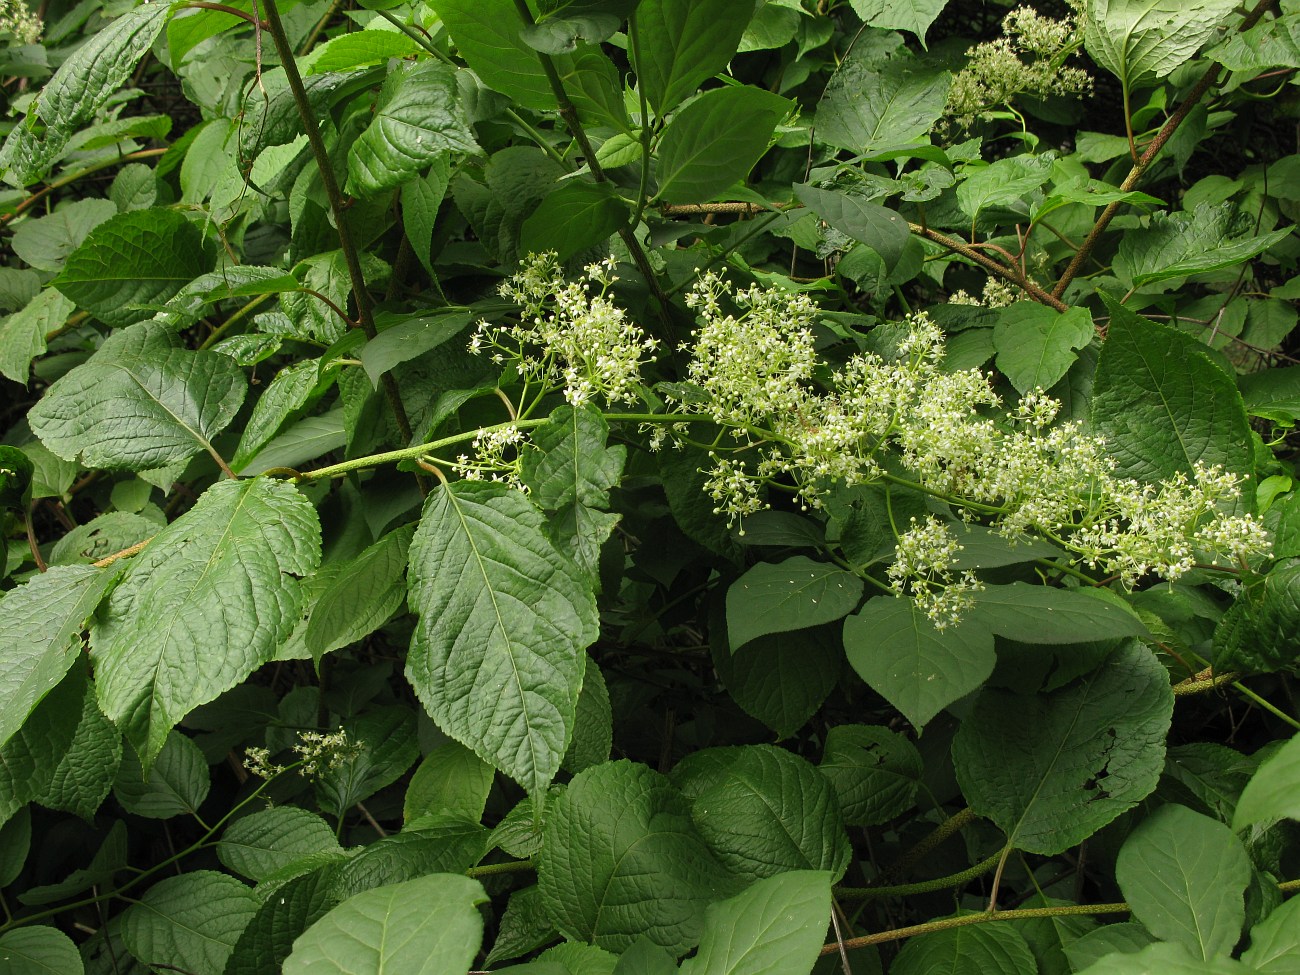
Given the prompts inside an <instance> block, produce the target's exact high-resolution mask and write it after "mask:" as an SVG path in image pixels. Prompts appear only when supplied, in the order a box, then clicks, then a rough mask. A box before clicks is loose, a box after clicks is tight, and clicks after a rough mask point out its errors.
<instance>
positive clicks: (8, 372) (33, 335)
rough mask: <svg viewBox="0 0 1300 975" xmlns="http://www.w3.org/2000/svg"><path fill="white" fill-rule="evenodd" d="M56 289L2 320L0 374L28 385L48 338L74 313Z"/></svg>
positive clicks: (72, 308) (37, 297)
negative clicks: (34, 363) (35, 361)
mask: <svg viewBox="0 0 1300 975" xmlns="http://www.w3.org/2000/svg"><path fill="white" fill-rule="evenodd" d="M75 308H76V305H74V304H73V303H72V302H70V301H69V300H68V299H67V298H65V297H64V296H63V295H62V294H60V293H59V292H58V291H55V290H54V289H53V288H46V289H45V290H44V291H42V292H40V293H39V294H38V295H37V296H36V297H35V298H33V299H32V300H31V301H30V302H28V303H27V305H26V306H24V307H23V309H22V310H21V311H17V312H14V313H13V314H12V315H8V316H6V317H5V318H0V375H3V376H7V377H9V378H10V379H12V380H13V381H14V382H16V383H22V384H23V385H24V386H26V385H27V378H28V377H27V372H28V369H29V368H30V366H31V363H32V360H33V359H35V358H36V357H37V356H38V355H40V354H41V353H42V352H44V351H45V336H46V334H47V333H49V332H53V331H56V330H57V329H59V328H62V327H63V323H64V322H65V321H66V320H67V318H68V316H69V315H71V314H72V312H73V311H74V310H75Z"/></svg>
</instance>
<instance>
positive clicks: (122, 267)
mask: <svg viewBox="0 0 1300 975" xmlns="http://www.w3.org/2000/svg"><path fill="white" fill-rule="evenodd" d="M211 266H212V262H211V261H210V260H209V258H208V256H207V254H206V253H205V251H204V247H203V235H202V232H201V231H200V230H199V228H198V226H197V225H195V224H193V223H191V222H190V221H189V220H187V219H185V217H184V216H183V215H182V214H181V213H179V212H177V211H175V210H168V209H162V208H157V207H155V208H151V209H148V210H131V211H129V212H127V213H119V214H118V215H117V216H115V217H110V218H109V219H108V220H105V221H104V222H103V223H101V224H100V225H99V226H97V227H96V228H95V229H94V230H92V231H91V232H90V234H89V235H88V236H87V237H86V239H85V240H84V241H82V243H81V246H80V247H78V248H77V249H76V250H75V251H73V252H72V254H71V255H70V256H69V257H68V260H67V262H66V263H65V264H64V265H63V270H62V271H60V272H59V276H58V277H57V278H55V279H54V281H53V282H51V283H52V285H53V286H54V287H55V288H58V289H59V290H60V291H62V292H63V293H64V294H65V295H67V296H68V298H70V299H71V300H72V301H74V302H76V304H77V307H79V308H84V309H85V310H87V311H89V312H90V313H91V314H92V315H94V316H95V317H96V318H98V319H99V320H100V321H103V322H105V323H106V324H108V325H112V326H115V327H120V326H123V325H130V324H131V323H133V322H138V321H139V320H140V319H142V318H148V317H150V315H152V314H153V307H152V306H155V305H160V304H162V303H163V302H165V301H166V300H167V299H168V298H171V297H172V296H173V295H174V294H176V293H177V292H178V291H180V290H181V288H183V287H184V286H185V285H186V284H188V283H189V282H191V281H193V280H194V279H195V278H197V277H198V276H199V275H201V274H203V273H204V272H205V271H207V270H208V269H209V268H211Z"/></svg>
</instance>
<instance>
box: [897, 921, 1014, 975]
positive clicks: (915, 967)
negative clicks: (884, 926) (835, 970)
mask: <svg viewBox="0 0 1300 975" xmlns="http://www.w3.org/2000/svg"><path fill="white" fill-rule="evenodd" d="M889 971H890V975H936V973H939V972H953V973H956V972H962V973H965V972H971V973H974V972H979V973H980V975H1025V973H1026V972H1036V971H1038V963H1037V962H1036V961H1035V960H1034V955H1033V952H1031V951H1030V950H1029V945H1028V944H1027V943H1026V942H1025V939H1024V938H1023V937H1022V936H1021V934H1020V932H1018V931H1016V930H1015V929H1014V928H1012V927H1011V925H1009V924H969V925H966V926H964V927H958V928H948V929H946V930H940V931H934V932H932V933H930V934H926V935H923V936H922V937H919V938H913V939H911V940H910V941H908V943H907V944H906V945H904V946H903V950H902V951H900V952H899V953H898V957H897V958H896V959H895V960H894V964H893V965H892V966H891V967H890V969H889Z"/></svg>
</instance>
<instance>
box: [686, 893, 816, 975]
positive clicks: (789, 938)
mask: <svg viewBox="0 0 1300 975" xmlns="http://www.w3.org/2000/svg"><path fill="white" fill-rule="evenodd" d="M831 882H832V876H831V875H830V874H828V873H826V872H824V871H817V870H799V871H794V872H792V873H783V874H780V875H779V876H776V877H769V878H767V879H766V880H760V881H758V882H757V883H755V884H753V885H751V886H750V887H749V888H748V889H747V890H745V891H744V893H741V894H737V895H736V896H735V897H732V898H730V899H728V900H725V901H719V902H718V903H716V904H711V905H710V906H709V909H708V911H707V912H706V913H705V916H704V936H703V937H702V938H701V939H700V950H699V951H697V952H696V953H695V957H694V958H691V959H689V960H688V961H686V962H685V963H684V964H683V965H682V968H681V975H767V973H769V972H772V973H775V972H789V973H791V975H794V973H796V972H806V971H811V970H812V966H813V965H814V964H815V963H816V961H817V955H818V953H819V952H820V951H821V947H822V942H823V940H824V938H825V936H826V929H827V925H828V924H829V921H830V912H831Z"/></svg>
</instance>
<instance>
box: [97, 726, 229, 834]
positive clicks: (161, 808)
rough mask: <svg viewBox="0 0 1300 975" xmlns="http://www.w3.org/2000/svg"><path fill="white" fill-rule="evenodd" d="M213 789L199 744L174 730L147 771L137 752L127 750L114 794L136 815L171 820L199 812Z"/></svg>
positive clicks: (123, 805)
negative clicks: (174, 817)
mask: <svg viewBox="0 0 1300 975" xmlns="http://www.w3.org/2000/svg"><path fill="white" fill-rule="evenodd" d="M211 788H212V776H211V774H210V773H209V772H208V763H207V761H206V760H205V759H204V757H203V752H202V751H200V750H199V746H198V745H196V744H194V740H193V739H192V738H189V737H187V736H185V735H183V734H181V733H180V732H179V731H172V732H171V733H170V734H169V735H168V736H167V740H166V741H165V742H164V743H163V747H162V749H161V750H160V751H159V752H158V756H157V758H155V759H154V762H153V764H152V765H150V766H149V770H148V771H147V772H146V771H145V770H144V768H143V767H142V766H141V764H140V759H139V758H138V757H137V756H136V755H135V753H134V752H131V751H127V753H126V754H125V755H124V756H123V761H122V765H121V767H120V768H119V769H118V774H117V781H116V782H115V783H114V784H113V793H114V795H116V797H117V801H118V802H119V803H120V804H121V806H122V808H123V809H125V810H126V811H127V812H129V813H131V814H132V815H133V816H143V817H145V818H147V819H170V818H171V817H173V816H181V815H190V816H194V815H197V814H198V811H199V807H200V806H201V805H203V800H204V799H206V798H207V797H208V791H209V790H210V789H211Z"/></svg>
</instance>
